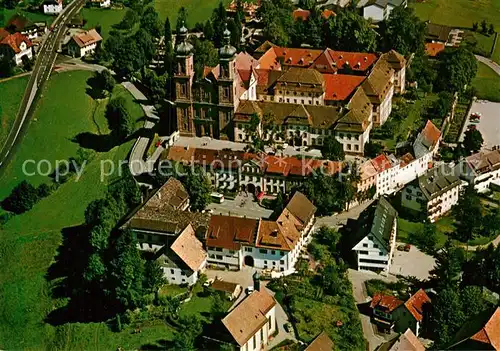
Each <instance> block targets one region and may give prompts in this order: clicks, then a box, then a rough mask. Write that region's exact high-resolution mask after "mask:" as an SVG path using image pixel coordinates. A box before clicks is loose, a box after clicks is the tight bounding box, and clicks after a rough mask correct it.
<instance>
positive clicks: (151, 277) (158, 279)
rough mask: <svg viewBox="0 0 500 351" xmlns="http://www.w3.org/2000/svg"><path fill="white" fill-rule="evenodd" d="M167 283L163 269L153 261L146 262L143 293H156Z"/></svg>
mask: <svg viewBox="0 0 500 351" xmlns="http://www.w3.org/2000/svg"><path fill="white" fill-rule="evenodd" d="M166 283H167V281H166V279H165V277H164V276H163V269H162V268H161V266H160V265H159V264H158V262H157V261H155V260H148V261H146V264H145V265H144V282H143V286H144V291H145V292H146V293H150V294H151V293H156V292H157V291H158V289H160V288H161V287H162V286H163V285H164V284H166Z"/></svg>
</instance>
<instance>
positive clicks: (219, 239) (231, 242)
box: [205, 192, 316, 275]
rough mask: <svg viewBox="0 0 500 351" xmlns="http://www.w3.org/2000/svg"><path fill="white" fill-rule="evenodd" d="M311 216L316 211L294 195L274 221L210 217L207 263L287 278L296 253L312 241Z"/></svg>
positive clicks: (299, 194)
mask: <svg viewBox="0 0 500 351" xmlns="http://www.w3.org/2000/svg"><path fill="white" fill-rule="evenodd" d="M315 212H316V207H315V206H314V205H313V204H312V203H311V202H310V201H309V200H308V199H307V198H306V197H305V196H304V195H303V194H301V193H299V192H296V193H295V194H294V196H293V197H292V198H291V199H290V201H289V202H288V204H287V205H286V207H285V209H284V210H283V212H282V213H281V214H280V215H279V217H278V218H277V219H276V220H275V221H271V220H265V219H250V218H241V217H234V216H223V215H212V217H211V219H210V223H209V225H208V230H207V234H206V239H205V244H206V248H207V252H208V262H209V263H213V264H216V265H220V266H225V267H229V268H233V269H241V268H242V267H243V266H250V267H256V268H261V269H269V270H271V271H274V272H275V273H277V274H284V275H288V274H291V273H293V272H295V263H296V261H297V259H298V257H299V255H300V251H301V250H302V248H303V247H304V246H305V245H307V244H308V243H309V241H310V240H311V239H312V235H311V233H312V232H313V231H314V221H315V216H314V214H315Z"/></svg>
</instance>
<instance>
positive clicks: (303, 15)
mask: <svg viewBox="0 0 500 351" xmlns="http://www.w3.org/2000/svg"><path fill="white" fill-rule="evenodd" d="M310 15H311V11H309V10H303V9H297V10H295V11H293V12H292V17H293V19H294V20H298V19H299V18H300V19H301V20H302V21H307V19H308V18H309V16H310ZM321 16H322V17H323V18H324V19H329V18H330V17H331V16H336V14H335V12H333V11H332V10H328V9H326V10H324V11H323V12H321Z"/></svg>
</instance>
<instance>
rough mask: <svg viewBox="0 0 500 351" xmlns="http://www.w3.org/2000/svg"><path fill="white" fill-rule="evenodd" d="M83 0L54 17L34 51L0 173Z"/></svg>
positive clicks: (0, 154) (76, 0) (0, 152)
mask: <svg viewBox="0 0 500 351" xmlns="http://www.w3.org/2000/svg"><path fill="white" fill-rule="evenodd" d="M85 1H86V0H74V1H73V2H71V3H69V4H68V5H67V7H66V8H65V9H64V10H63V11H62V12H61V13H60V14H59V16H57V18H56V19H55V20H54V22H53V24H52V26H51V30H50V32H49V33H48V34H47V37H46V38H45V40H44V42H43V44H42V45H41V46H40V49H39V50H38V53H37V58H36V61H35V65H34V67H33V71H32V72H31V76H30V79H29V81H28V85H27V87H26V90H25V92H24V96H23V99H22V100H21V105H20V107H19V111H18V113H17V117H16V120H15V121H14V125H13V126H12V129H11V130H10V133H9V135H8V137H7V140H6V142H5V144H4V145H2V146H1V147H2V149H1V150H0V175H1V173H2V171H3V170H4V169H5V167H6V165H7V163H8V162H9V161H10V157H11V156H12V152H11V151H12V150H13V149H14V148H15V147H16V145H17V144H18V143H19V142H20V141H21V140H22V137H23V134H24V133H25V132H26V127H27V126H28V125H29V122H30V119H31V113H30V112H31V111H32V110H33V109H32V107H33V105H34V103H33V102H34V100H35V98H36V97H37V95H38V92H39V91H40V90H41V89H42V87H43V84H44V83H45V82H46V81H47V80H48V79H49V77H50V73H51V71H52V67H53V66H54V62H55V60H56V57H57V50H58V49H59V43H60V41H61V40H62V38H63V36H64V33H65V31H66V25H67V23H68V22H69V20H70V19H71V18H72V17H73V15H74V14H75V13H77V12H78V11H80V9H81V7H82V6H83V5H84V4H85Z"/></svg>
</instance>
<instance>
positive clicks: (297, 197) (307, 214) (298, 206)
mask: <svg viewBox="0 0 500 351" xmlns="http://www.w3.org/2000/svg"><path fill="white" fill-rule="evenodd" d="M286 209H287V210H288V211H289V212H290V213H291V214H292V215H294V216H295V217H296V218H297V219H299V220H300V221H301V222H302V224H306V223H307V222H309V220H310V219H311V217H312V216H313V215H314V213H315V212H316V206H314V205H313V204H312V202H311V201H309V199H308V198H307V197H306V196H305V195H304V194H302V193H301V192H299V191H296V192H295V194H294V195H293V196H292V198H291V199H290V201H288V204H287V205H286Z"/></svg>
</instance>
